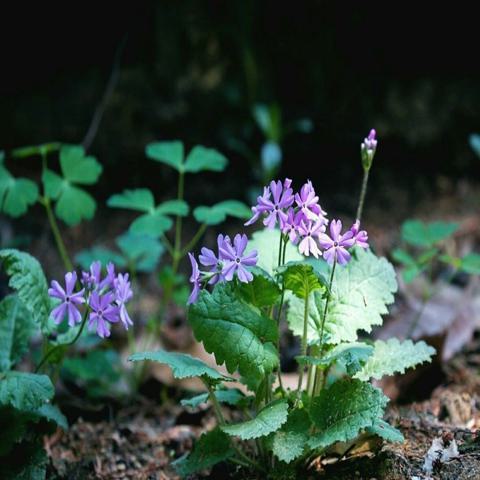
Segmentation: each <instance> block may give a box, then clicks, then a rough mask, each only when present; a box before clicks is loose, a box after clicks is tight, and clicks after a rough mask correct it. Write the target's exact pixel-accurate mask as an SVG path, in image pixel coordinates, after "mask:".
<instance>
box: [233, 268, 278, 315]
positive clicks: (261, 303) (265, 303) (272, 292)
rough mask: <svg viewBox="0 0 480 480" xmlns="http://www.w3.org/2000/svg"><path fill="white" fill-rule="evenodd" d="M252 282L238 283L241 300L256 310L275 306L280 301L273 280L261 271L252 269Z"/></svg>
mask: <svg viewBox="0 0 480 480" xmlns="http://www.w3.org/2000/svg"><path fill="white" fill-rule="evenodd" d="M250 271H251V273H252V274H253V280H252V281H251V282H248V283H239V286H238V289H239V292H240V295H241V296H242V298H243V299H244V300H245V301H246V302H248V303H251V304H252V305H255V306H256V307H258V308H262V307H269V306H271V305H275V303H277V301H278V300H279V299H280V295H281V291H280V287H279V286H278V285H277V283H276V282H275V280H274V279H273V278H272V277H271V276H270V275H269V274H268V273H267V272H266V271H265V270H263V269H261V268H259V267H253V268H252V269H251V270H250Z"/></svg>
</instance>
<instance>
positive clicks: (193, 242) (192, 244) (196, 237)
mask: <svg viewBox="0 0 480 480" xmlns="http://www.w3.org/2000/svg"><path fill="white" fill-rule="evenodd" d="M206 229H207V225H206V224H205V223H202V224H201V225H200V228H199V229H198V230H197V232H196V233H195V235H194V236H193V237H192V239H191V240H190V241H189V242H188V244H187V246H186V247H185V248H184V249H183V250H182V252H181V254H180V257H181V258H183V257H184V256H185V255H186V254H187V253H188V252H189V251H190V250H192V249H193V248H194V247H195V245H196V244H197V242H198V241H199V240H200V238H201V237H202V235H203V234H204V233H205V230H206Z"/></svg>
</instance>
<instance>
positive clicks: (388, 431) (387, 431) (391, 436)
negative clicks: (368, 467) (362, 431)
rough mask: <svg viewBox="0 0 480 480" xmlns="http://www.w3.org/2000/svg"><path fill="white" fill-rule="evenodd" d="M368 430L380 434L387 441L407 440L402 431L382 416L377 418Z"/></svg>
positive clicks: (373, 433)
mask: <svg viewBox="0 0 480 480" xmlns="http://www.w3.org/2000/svg"><path fill="white" fill-rule="evenodd" d="M367 432H368V433H370V434H372V435H378V436H379V437H381V438H383V439H384V440H387V442H397V443H402V442H403V441H404V440H405V439H404V438H403V435H402V432H400V431H399V430H397V429H396V428H394V427H392V426H391V425H390V424H389V423H387V422H385V421H384V420H382V419H380V418H377V419H376V420H375V422H374V423H373V425H372V426H371V427H368V428H367Z"/></svg>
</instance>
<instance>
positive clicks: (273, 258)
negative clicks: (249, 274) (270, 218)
mask: <svg viewBox="0 0 480 480" xmlns="http://www.w3.org/2000/svg"><path fill="white" fill-rule="evenodd" d="M279 246H280V231H279V230H276V229H269V228H265V229H263V230H260V231H258V232H255V233H254V234H253V235H252V239H251V240H250V242H249V243H248V247H249V248H250V249H252V250H257V252H258V263H257V267H260V268H263V269H264V270H265V271H266V272H267V273H269V274H270V275H274V274H275V270H276V268H277V267H278V249H279ZM301 260H303V256H302V255H300V253H298V249H297V247H295V246H294V245H292V243H291V242H288V244H287V249H286V252H285V262H286V263H287V262H293V261H301Z"/></svg>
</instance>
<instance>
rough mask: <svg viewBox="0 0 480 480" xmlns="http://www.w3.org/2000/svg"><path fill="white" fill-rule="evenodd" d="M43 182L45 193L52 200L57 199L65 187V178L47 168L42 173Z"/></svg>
mask: <svg viewBox="0 0 480 480" xmlns="http://www.w3.org/2000/svg"><path fill="white" fill-rule="evenodd" d="M42 182H43V188H44V189H45V195H46V196H47V197H48V198H51V199H52V200H56V199H57V198H58V196H59V195H60V193H61V191H62V189H63V187H64V180H63V178H62V177H60V176H59V175H57V174H56V173H55V172H52V171H51V170H49V169H48V168H47V169H45V170H44V171H43V173H42Z"/></svg>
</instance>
